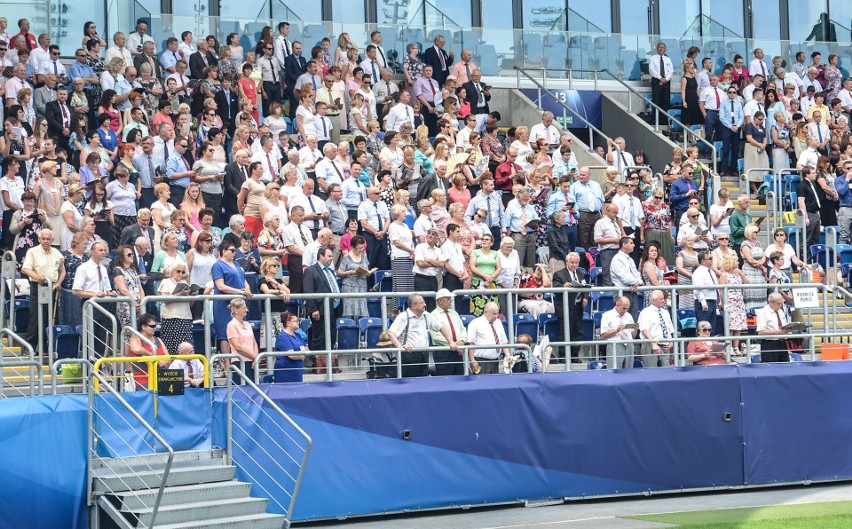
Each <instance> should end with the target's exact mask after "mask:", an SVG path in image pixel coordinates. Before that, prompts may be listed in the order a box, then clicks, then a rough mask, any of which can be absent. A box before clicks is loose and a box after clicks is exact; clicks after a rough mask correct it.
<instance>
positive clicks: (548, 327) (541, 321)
mask: <svg viewBox="0 0 852 529" xmlns="http://www.w3.org/2000/svg"><path fill="white" fill-rule="evenodd" d="M538 326H539V327H540V328H541V334H543V335H544V336H547V337H548V338H550V341H551V342H558V341H559V318H558V317H557V316H556V314H554V313H552V312H545V313H544V314H539V315H538Z"/></svg>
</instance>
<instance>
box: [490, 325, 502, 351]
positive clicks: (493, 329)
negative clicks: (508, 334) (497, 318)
mask: <svg viewBox="0 0 852 529" xmlns="http://www.w3.org/2000/svg"><path fill="white" fill-rule="evenodd" d="M491 332H493V333H494V344H495V345H499V344H500V337H499V336H497V329H495V328H494V322H493V321H492V322H491Z"/></svg>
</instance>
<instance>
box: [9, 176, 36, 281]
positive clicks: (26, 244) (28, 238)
mask: <svg viewBox="0 0 852 529" xmlns="http://www.w3.org/2000/svg"><path fill="white" fill-rule="evenodd" d="M21 203H22V204H23V207H22V208H21V209H19V210H16V211H15V213H14V214H13V215H12V221H11V222H10V223H9V224H6V225H4V226H8V227H9V231H10V232H11V234H12V235H14V241H13V242H12V248H13V250H14V252H15V259H16V261H17V266H18V271H19V272H20V270H21V265H22V264H23V263H24V257H25V256H26V255H27V252H28V251H29V250H30V248H34V247H36V246H38V245H39V244H40V243H39V240H38V234H39V232H40V231H41V230H43V229H44V228H45V227H46V226H45V223H46V222H47V219H46V218H45V217H44V214H43V213H42V212H40V211H38V210H36V209H35V205H36V196H35V194H34V193H32V192H31V191H26V192H24V194H22V195H21Z"/></svg>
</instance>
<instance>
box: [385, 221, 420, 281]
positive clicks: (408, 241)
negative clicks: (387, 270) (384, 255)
mask: <svg viewBox="0 0 852 529" xmlns="http://www.w3.org/2000/svg"><path fill="white" fill-rule="evenodd" d="M406 213H407V211H406V209H405V207H404V206H402V205H400V204H397V205H395V206H394V207H393V208H391V218H392V219H393V221H392V222H391V225H390V226H389V227H388V240H389V241H390V248H391V270H392V272H393V276H392V279H393V291H394V292H413V291H414V236H413V235H412V233H411V230H410V229H408V226H406V225H405V222H404V221H405V215H406Z"/></svg>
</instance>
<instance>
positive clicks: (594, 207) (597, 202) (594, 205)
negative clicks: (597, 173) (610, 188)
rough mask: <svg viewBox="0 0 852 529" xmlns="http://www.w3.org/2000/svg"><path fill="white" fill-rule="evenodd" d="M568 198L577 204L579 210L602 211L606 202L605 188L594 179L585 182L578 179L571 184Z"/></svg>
mask: <svg viewBox="0 0 852 529" xmlns="http://www.w3.org/2000/svg"><path fill="white" fill-rule="evenodd" d="M568 200H569V202H573V203H574V204H576V207H577V211H591V212H596V211H600V210H601V207H603V202H604V194H603V189H601V185H600V184H599V183H597V182H595V181H594V180H589V181H588V182H586V183H585V184H584V183H583V182H580V181H579V180H578V181H577V182H574V183H573V184H571V191H569V192H568Z"/></svg>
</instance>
